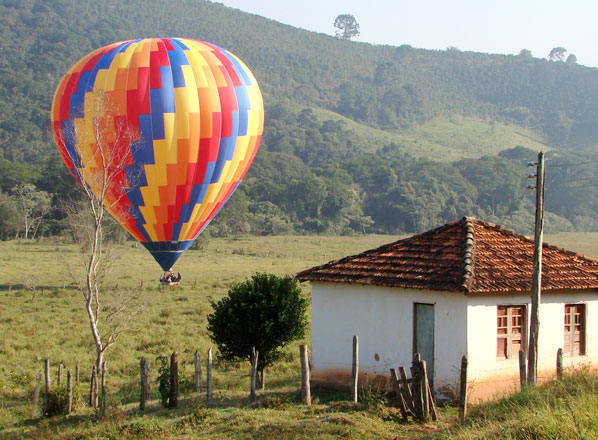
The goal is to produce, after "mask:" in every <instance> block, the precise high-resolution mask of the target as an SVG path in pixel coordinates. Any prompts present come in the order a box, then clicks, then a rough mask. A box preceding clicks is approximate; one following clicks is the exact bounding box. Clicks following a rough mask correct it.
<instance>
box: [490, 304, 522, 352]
mask: <svg viewBox="0 0 598 440" xmlns="http://www.w3.org/2000/svg"><path fill="white" fill-rule="evenodd" d="M526 316H527V314H526V312H525V306H498V309H497V314H496V317H497V324H496V330H497V339H496V357H497V358H499V359H518V358H519V350H520V349H523V350H525V339H526V338H525V335H526V331H525V329H526V325H525V322H526Z"/></svg>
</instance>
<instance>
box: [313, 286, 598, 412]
mask: <svg viewBox="0 0 598 440" xmlns="http://www.w3.org/2000/svg"><path fill="white" fill-rule="evenodd" d="M596 293H597V292H569V293H566V292H563V293H544V294H543V296H542V304H541V309H540V310H541V316H540V335H539V350H538V379H539V380H540V381H542V380H546V379H548V378H550V377H553V376H554V375H555V371H556V353H557V350H558V348H561V347H563V340H564V307H565V304H571V303H579V302H581V303H585V304H586V315H587V316H586V355H584V356H575V357H570V356H565V357H564V366H565V368H570V367H573V366H579V365H591V364H592V363H594V364H598V295H596ZM415 303H428V304H434V305H435V309H434V312H435V322H434V333H435V347H434V358H435V372H434V387H435V388H436V390H439V389H441V390H442V389H448V388H453V389H456V387H457V385H458V381H459V370H460V366H461V357H462V356H463V354H467V355H468V358H469V369H468V378H469V393H470V398H471V399H472V400H474V401H475V400H480V399H487V398H490V397H493V396H495V395H499V394H500V395H504V394H507V393H509V392H512V391H515V390H517V389H518V387H519V360H518V356H517V355H515V356H513V359H509V360H505V359H497V356H496V343H497V342H496V340H497V305H519V304H525V305H526V306H527V312H528V321H527V325H528V326H529V314H530V313H531V304H530V296H529V294H527V295H523V294H519V293H516V294H507V295H500V296H499V295H480V296H471V295H470V296H465V295H463V294H460V293H449V292H436V291H422V290H409V289H397V288H394V289H393V288H387V287H378V286H363V285H353V284H341V283H313V286H312V366H313V370H312V377H313V379H314V381H325V382H327V383H340V384H348V383H350V376H351V362H352V340H353V335H355V334H357V335H358V336H359V368H360V373H361V375H362V376H364V374H365V373H367V376H368V379H369V380H375V379H376V378H378V380H380V381H386V378H387V377H388V376H389V374H388V372H389V369H390V368H397V367H399V366H404V367H409V366H410V363H411V360H412V356H413V309H414V304H415ZM467 328H469V331H467ZM376 359H378V360H376ZM362 379H365V378H364V377H362Z"/></svg>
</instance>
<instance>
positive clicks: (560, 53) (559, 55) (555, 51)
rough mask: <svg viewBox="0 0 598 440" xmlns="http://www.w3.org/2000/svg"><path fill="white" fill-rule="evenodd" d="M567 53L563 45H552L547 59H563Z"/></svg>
mask: <svg viewBox="0 0 598 440" xmlns="http://www.w3.org/2000/svg"><path fill="white" fill-rule="evenodd" d="M566 53H567V49H565V48H564V47H560V46H559V47H554V48H552V50H551V51H550V53H549V54H548V59H549V60H550V61H565V54H566Z"/></svg>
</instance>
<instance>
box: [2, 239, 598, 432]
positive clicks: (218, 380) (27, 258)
mask: <svg viewBox="0 0 598 440" xmlns="http://www.w3.org/2000/svg"><path fill="white" fill-rule="evenodd" d="M396 238H397V237H390V236H360V237H293V236H284V237H259V238H258V237H251V238H239V239H231V240H225V239H212V240H211V241H210V242H209V243H207V245H206V246H205V247H204V248H203V249H202V250H190V251H188V252H186V253H185V255H184V256H183V257H182V258H181V259H180V261H179V262H178V263H177V265H176V270H178V271H180V272H181V273H182V275H183V282H182V285H181V286H178V287H170V288H164V287H161V286H159V283H158V282H157V279H158V277H159V274H160V270H159V268H158V266H157V265H156V263H155V262H154V261H153V259H152V258H151V257H150V256H149V254H148V253H147V252H146V251H145V249H143V248H140V247H135V246H134V245H133V244H132V243H128V244H126V245H124V246H117V247H115V248H114V249H113V250H114V251H115V253H116V255H117V259H116V261H117V264H116V265H115V266H114V268H113V272H112V276H111V277H112V279H111V281H112V282H113V284H114V288H113V291H115V292H117V291H122V290H135V291H138V292H140V294H141V295H140V304H141V305H142V312H141V314H139V315H138V316H136V318H135V325H134V326H133V328H131V329H130V330H129V331H128V332H127V333H125V334H123V336H122V337H121V339H119V341H118V343H117V345H115V346H114V347H113V348H112V349H111V350H110V351H109V352H108V354H107V359H106V360H107V365H108V369H109V379H108V391H109V396H108V411H107V414H106V415H105V416H104V417H99V416H96V415H95V414H93V413H92V412H91V411H90V410H89V409H87V408H85V407H82V408H81V409H80V410H78V411H77V412H76V414H75V415H73V416H69V417H62V416H61V417H55V418H51V419H43V418H40V417H39V413H37V414H34V415H32V408H31V405H30V401H31V394H32V390H33V382H34V377H35V374H36V373H37V371H38V370H40V369H41V368H42V365H43V363H42V362H43V359H44V358H49V359H51V361H52V364H53V370H55V366H56V365H58V363H63V364H64V365H65V366H66V367H67V368H70V369H72V368H74V365H76V364H78V365H80V366H81V369H82V372H83V373H82V375H83V380H84V381H87V380H88V379H87V377H88V376H89V370H90V368H91V365H92V363H93V359H94V354H93V352H94V348H93V345H92V342H91V336H90V332H89V326H88V324H87V322H86V316H85V312H84V309H83V304H82V299H81V296H80V293H79V292H78V291H77V290H76V289H75V286H74V284H73V283H72V279H71V277H70V275H69V270H68V268H71V270H72V271H76V270H77V269H78V268H79V267H78V266H79V265H80V257H79V256H78V253H77V249H76V248H75V246H73V245H70V244H64V243H60V242H51V241H44V242H24V241H11V242H0V262H1V263H2V264H0V438H46V439H47V438H64V439H74V438H114V439H117V438H148V439H149V438H157V437H161V438H163V439H170V438H255V439H258V438H259V439H263V438H272V439H275V438H276V439H278V438H299V439H301V438H312V439H313V438H389V439H391V438H395V437H396V438H428V437H430V436H433V437H437V436H440V437H441V438H461V436H463V437H462V438H556V437H550V436H548V437H547V436H543V437H542V436H538V437H526V436H519V434H512V432H516V430H515V428H513V430H512V432H511V434H509V435H511V436H504V437H501V436H500V435H498V434H492V431H488V434H487V435H486V434H484V436H481V437H475V433H476V432H478V433H479V429H480V427H479V425H483V424H484V423H485V422H484V420H486V419H485V417H487V415H486V414H487V413H485V412H482V413H480V414H482V415H481V416H476V417H481V419H476V418H475V417H473V416H472V419H471V420H472V422H470V423H471V424H472V425H467V426H464V427H461V428H459V431H455V429H457V428H456V427H455V426H454V420H455V411H454V408H452V407H448V408H445V409H443V410H442V411H441V420H440V421H439V422H437V423H435V424H431V425H417V424H415V425H403V424H400V423H398V419H399V417H398V415H397V414H396V411H394V410H393V409H392V408H387V407H381V406H377V405H375V403H376V402H375V401H372V402H370V403H372V405H366V404H358V405H353V404H350V403H348V402H347V401H346V400H347V399H348V394H345V393H341V392H326V391H323V390H316V391H315V393H314V394H315V400H316V404H315V405H313V406H312V407H310V408H306V407H303V406H301V405H299V404H298V402H299V401H300V396H299V393H298V389H299V384H300V372H299V361H298V348H297V347H298V344H299V343H301V342H307V343H309V332H308V334H307V336H306V339H305V341H298V342H297V343H295V344H293V345H292V346H291V347H289V348H288V351H287V355H286V356H285V357H284V359H283V360H282V361H281V362H280V363H279V364H277V365H276V366H275V367H273V368H272V369H270V370H268V372H267V377H266V382H267V389H266V391H264V392H261V393H260V394H259V398H258V405H257V407H255V408H251V407H249V405H248V388H249V379H248V370H249V366H248V365H246V364H245V363H226V362H221V361H220V360H219V359H218V358H217V357H216V362H215V371H214V388H215V402H214V404H213V405H212V406H207V404H206V402H205V399H204V397H203V396H197V395H195V394H194V393H193V391H192V388H193V387H192V384H191V383H190V382H191V381H190V379H191V378H192V375H193V364H192V361H193V352H194V351H195V350H201V351H202V353H203V354H204V358H205V353H206V351H207V349H208V348H209V347H211V346H212V344H211V342H210V340H209V338H208V335H207V332H206V328H205V327H206V315H207V314H209V313H210V312H211V306H210V299H215V300H216V299H218V298H220V297H222V296H223V295H225V294H226V292H227V289H228V287H229V286H230V285H231V283H233V282H235V281H242V280H244V279H246V278H247V277H249V276H251V275H252V274H254V273H256V272H270V273H276V274H279V275H283V274H294V273H296V272H297V271H299V270H302V269H305V268H308V267H311V266H314V265H319V264H322V263H324V262H327V261H329V260H332V259H335V258H338V257H342V256H345V255H349V254H354V253H358V252H361V251H363V250H366V249H370V248H372V247H375V246H378V245H380V244H383V243H387V242H390V241H392V240H394V239H396ZM546 241H548V242H549V243H551V244H556V245H559V246H563V247H566V248H568V249H571V250H575V251H578V252H583V253H586V254H587V255H589V256H594V257H596V256H598V252H597V249H598V247H597V246H596V244H597V243H598V234H559V235H555V236H548V237H547V238H546ZM303 288H304V292H305V294H306V295H309V293H310V290H309V286H307V285H305V286H303ZM174 350H177V351H178V352H179V362H180V367H179V368H180V372H181V376H182V385H181V388H182V390H183V395H182V400H181V405H180V407H179V408H178V409H177V410H175V411H169V410H165V409H162V408H161V407H160V405H159V402H158V400H157V399H158V396H159V394H158V392H157V385H156V384H155V382H154V383H153V384H152V387H153V388H152V399H154V400H153V401H152V402H151V404H150V408H149V411H148V412H147V413H146V414H145V415H139V414H138V412H137V409H136V408H137V403H136V402H137V400H138V388H139V385H138V381H139V379H138V366H139V360H140V358H141V357H142V356H144V357H146V358H148V359H149V360H150V361H151V362H152V372H153V373H152V377H153V378H155V377H156V373H155V372H156V371H157V366H158V365H157V363H156V361H155V360H156V357H157V356H159V355H161V354H170V353H171V352H172V351H174ZM584 377H585V376H584ZM583 380H586V379H583ZM587 380H590V379H587ZM592 386H593V387H594V388H593V389H596V386H595V385H592ZM86 388H87V383H86V382H84V383H83V384H82V393H85V392H86ZM561 394H562V393H561ZM586 398H587V399H590V400H591V399H592V397H591V396H590V397H587V396H586V397H584V399H586ZM563 399H566V396H565V397H563ZM594 399H595V398H594ZM572 402H573V403H571V404H570V405H572V408H573V410H572V411H573V412H571V411H569V410H563V411H565V412H564V413H563V414H561V416H562V417H563V418H564V419H567V417H568V419H567V420H569V421H571V420H573V419H572V418H571V417H572V416H571V414H574V415H575V416H576V417H577V418H578V419H579V420H580V421H579V423H578V424H580V427H581V428H580V429H581V430H582V431H583V430H584V429H585V430H587V431H588V432H593V433H595V434H597V433H598V431H597V430H598V428H597V426H598V422H597V421H596V420H594V418H593V417H591V416H587V415H586V414H585V413H583V412H579V414H578V412H576V411H578V409H577V408H578V407H577V406H576V405H577V403H576V402H577V400H572ZM366 403H367V402H366ZM586 403H587V402H586ZM587 404H589V403H587ZM593 405H596V403H595V402H594V403H593ZM545 407H546V408H548V409H550V405H548V404H546V405H545ZM579 411H581V410H579ZM561 412H562V411H561ZM474 414H475V413H474ZM517 417H520V416H517ZM530 417H531V416H530ZM559 417H560V416H559ZM476 420H477V422H476ZM532 422H533V417H531V418H530V421H529V423H532ZM474 423H477V424H478V425H473V424H474ZM496 423H498V422H496ZM510 423H514V422H510ZM576 423H577V422H576ZM468 426H477V427H473V428H472V427H469V428H468ZM461 429H463V431H461ZM468 430H469V431H468ZM530 432H531V431H530ZM572 432H573V431H572ZM575 432H577V431H575ZM575 432H574V433H575ZM584 432H585V431H584ZM447 436H448V437H447ZM594 437H595V436H594V435H591V436H589V437H586V438H594ZM561 438H576V437H570V436H563V437H561ZM579 438H582V437H579Z"/></svg>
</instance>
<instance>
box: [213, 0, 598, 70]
mask: <svg viewBox="0 0 598 440" xmlns="http://www.w3.org/2000/svg"><path fill="white" fill-rule="evenodd" d="M216 1H217V2H219V3H222V4H224V5H226V6H230V7H233V8H236V9H241V10H243V11H246V12H250V13H253V14H257V15H261V16H263V17H267V18H270V19H273V20H276V21H278V22H281V23H285V24H290V25H292V26H294V27H298V28H302V29H307V30H310V31H315V32H320V33H324V34H328V35H334V32H335V29H334V19H335V18H336V17H337V16H338V15H340V14H351V15H353V16H354V17H355V19H356V21H357V23H358V24H359V30H360V32H361V34H360V35H359V36H358V37H355V38H353V41H362V42H368V43H373V44H388V45H391V46H400V45H403V44H409V45H411V46H413V47H415V48H419V49H441V50H444V49H446V48H448V47H451V46H453V47H456V48H457V49H460V50H462V51H474V52H484V53H497V54H515V55H516V54H518V53H519V52H521V50H522V49H528V50H530V51H531V52H532V55H533V56H534V57H538V58H546V57H547V56H548V53H549V52H550V50H551V49H552V48H554V47H559V46H560V47H564V48H565V49H567V55H569V54H575V56H576V57H577V62H578V63H579V64H583V65H586V66H592V67H598V1H597V0H452V1H448V0H409V1H405V0H359V1H358V0H342V1H341V0H216Z"/></svg>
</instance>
